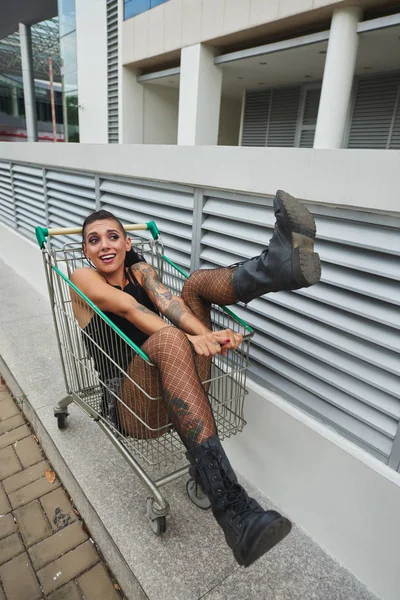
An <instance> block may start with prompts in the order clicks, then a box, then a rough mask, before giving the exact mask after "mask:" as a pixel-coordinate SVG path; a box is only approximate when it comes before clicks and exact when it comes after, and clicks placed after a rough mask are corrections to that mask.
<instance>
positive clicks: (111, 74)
mask: <svg viewBox="0 0 400 600" xmlns="http://www.w3.org/2000/svg"><path fill="white" fill-rule="evenodd" d="M107 70H108V142H109V143H110V144H118V0H107Z"/></svg>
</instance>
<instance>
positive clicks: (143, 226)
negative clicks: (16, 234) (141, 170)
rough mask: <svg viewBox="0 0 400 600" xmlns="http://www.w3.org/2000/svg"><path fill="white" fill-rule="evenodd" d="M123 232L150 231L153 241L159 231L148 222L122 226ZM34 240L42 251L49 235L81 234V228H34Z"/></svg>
mask: <svg viewBox="0 0 400 600" xmlns="http://www.w3.org/2000/svg"><path fill="white" fill-rule="evenodd" d="M124 229H125V231H150V233H151V235H152V236H153V239H154V240H157V239H158V237H159V235H160V231H159V229H158V227H157V225H156V223H155V221H148V222H147V223H133V224H131V225H124ZM35 233H36V239H37V242H38V244H39V248H41V249H43V247H44V244H45V242H46V238H47V236H49V235H72V234H74V233H82V227H53V228H51V229H47V228H46V227H39V226H37V227H35Z"/></svg>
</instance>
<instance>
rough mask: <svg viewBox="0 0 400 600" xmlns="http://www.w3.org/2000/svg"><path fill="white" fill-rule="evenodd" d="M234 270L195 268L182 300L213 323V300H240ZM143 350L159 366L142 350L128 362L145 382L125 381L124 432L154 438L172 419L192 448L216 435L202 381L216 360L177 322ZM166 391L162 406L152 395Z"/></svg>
mask: <svg viewBox="0 0 400 600" xmlns="http://www.w3.org/2000/svg"><path fill="white" fill-rule="evenodd" d="M233 273H234V270H233V269H230V268H222V269H208V270H204V271H195V272H194V273H193V274H192V275H191V276H190V278H189V279H188V280H187V281H186V283H185V286H184V288H183V291H182V298H183V300H184V301H185V303H186V304H187V305H188V306H189V308H190V309H191V310H192V312H193V313H194V314H195V315H196V317H197V318H198V319H199V320H200V321H201V322H202V323H203V324H204V325H206V326H207V327H208V328H211V319H210V309H211V303H216V304H233V303H234V302H236V299H235V296H234V294H233V289H232V278H233ZM142 349H143V351H144V352H146V354H147V355H148V357H149V358H150V360H151V361H152V362H153V363H154V364H155V365H156V366H157V369H154V367H150V366H149V365H148V364H147V363H146V362H145V361H144V360H143V359H142V358H141V357H140V356H139V355H137V356H136V357H135V358H134V360H133V361H132V362H131V364H130V365H129V367H128V375H129V377H130V378H131V379H132V380H134V381H135V382H136V383H137V384H138V385H139V386H140V387H137V386H136V385H134V384H133V383H132V381H131V380H130V379H129V378H126V379H125V380H124V382H123V383H122V386H121V389H120V392H119V395H120V398H121V400H122V403H118V404H119V407H118V413H119V414H118V416H119V421H120V426H121V429H122V431H124V433H125V434H128V435H133V436H135V437H137V438H139V439H143V438H155V437H159V436H160V435H162V434H163V433H165V431H166V426H167V424H168V423H169V422H171V423H172V424H173V425H174V427H175V429H176V430H177V432H178V435H179V436H180V438H181V440H182V442H183V443H184V445H185V446H186V448H187V449H190V448H192V447H193V446H196V445H198V444H201V443H202V442H204V441H206V440H207V439H208V438H209V437H211V436H212V435H215V434H216V433H217V429H216V425H215V421H214V415H213V412H212V409H211V406H210V402H209V400H208V395H207V392H208V386H209V384H208V385H207V383H206V384H205V386H204V387H203V385H202V383H201V382H202V381H206V380H207V379H209V378H210V372H211V359H210V358H205V357H200V356H195V354H194V350H193V348H192V346H191V344H190V342H189V340H188V338H187V337H186V335H185V334H184V333H183V332H182V331H180V330H179V329H178V328H176V327H165V328H163V329H160V330H159V331H157V332H156V333H154V334H153V335H151V336H150V337H149V338H148V340H146V342H145V343H144V344H143V346H142ZM140 388H142V389H140ZM142 390H144V391H142ZM161 395H162V398H163V401H164V404H163V405H162V404H161V403H160V402H159V401H157V400H150V399H149V397H150V398H156V397H158V396H161ZM132 411H133V412H134V413H135V414H132ZM135 415H136V416H135ZM137 417H139V419H138V418H137ZM141 421H144V423H145V424H146V425H144V424H143V423H142V422H141Z"/></svg>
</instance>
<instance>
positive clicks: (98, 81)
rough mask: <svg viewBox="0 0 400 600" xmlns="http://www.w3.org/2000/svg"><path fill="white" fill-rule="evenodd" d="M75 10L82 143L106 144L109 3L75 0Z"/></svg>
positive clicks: (93, 0)
mask: <svg viewBox="0 0 400 600" xmlns="http://www.w3.org/2000/svg"><path fill="white" fill-rule="evenodd" d="M75 11H76V56H77V74H78V99H79V140H80V142H81V143H88V144H107V142H108V94H107V12H106V11H107V3H106V2H99V1H98V0H75ZM94 48H95V49H96V50H95V51H94ZM94 53H95V56H96V59H95V60H94Z"/></svg>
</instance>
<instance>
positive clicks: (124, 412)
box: [36, 221, 253, 535]
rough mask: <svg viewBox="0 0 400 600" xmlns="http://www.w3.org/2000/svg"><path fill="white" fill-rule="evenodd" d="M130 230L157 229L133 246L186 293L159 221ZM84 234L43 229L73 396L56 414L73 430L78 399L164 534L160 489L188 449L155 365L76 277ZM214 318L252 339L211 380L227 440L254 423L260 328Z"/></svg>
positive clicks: (193, 493)
mask: <svg viewBox="0 0 400 600" xmlns="http://www.w3.org/2000/svg"><path fill="white" fill-rule="evenodd" d="M125 229H126V231H128V232H135V231H146V230H147V231H148V232H150V234H151V237H150V236H149V237H150V239H146V238H145V237H141V236H143V235H148V234H134V235H132V234H131V233H129V234H128V235H130V236H131V239H132V246H133V248H134V249H135V250H136V251H137V252H138V253H139V254H140V255H142V256H144V257H145V259H146V260H147V262H148V263H149V264H151V265H152V266H153V267H154V268H155V269H156V270H157V272H158V275H159V277H160V279H161V281H162V282H163V283H164V285H166V286H167V287H168V288H169V290H170V291H171V292H172V293H174V294H176V295H180V294H181V292H182V288H183V284H184V282H185V279H186V278H187V277H188V275H187V274H186V273H185V272H184V271H183V270H182V269H181V268H180V267H179V266H177V265H176V264H174V263H173V262H172V261H171V260H169V259H168V258H167V257H166V256H165V255H164V245H163V242H162V238H161V236H160V233H159V230H158V228H157V226H156V224H155V223H154V221H150V222H148V223H145V224H136V225H126V226H125ZM81 232H82V229H81V228H70V229H46V228H42V227H36V237H37V241H38V243H39V246H40V248H41V250H42V254H43V261H44V267H45V272H46V278H47V284H48V290H49V295H50V301H51V306H52V311H53V318H54V325H55V330H56V336H57V340H58V345H59V350H60V356H61V363H62V367H63V372H64V378H65V385H66V388H67V392H68V395H67V396H66V397H65V398H63V399H62V400H61V401H60V402H59V403H58V404H57V406H56V407H55V408H54V414H55V416H56V418H57V422H58V427H59V428H60V429H65V428H66V426H67V420H66V419H67V416H68V414H69V413H68V405H69V404H71V403H72V402H75V403H76V404H78V405H79V406H80V407H81V408H82V409H83V410H84V411H85V412H86V413H87V414H88V415H90V416H91V417H92V418H93V419H94V420H95V421H96V422H97V423H98V425H99V426H100V428H101V429H102V430H103V431H104V433H105V434H106V435H107V437H108V438H109V439H110V440H111V442H112V443H113V444H114V446H115V447H116V448H117V449H118V450H119V451H120V453H121V454H122V455H123V457H124V458H125V460H126V461H127V462H128V464H129V465H130V466H131V468H132V469H133V471H134V472H135V473H136V474H137V475H138V476H139V478H140V479H141V481H142V483H143V484H144V485H145V487H146V488H147V490H148V492H149V494H150V496H149V497H148V498H147V501H146V513H147V516H148V518H149V520H150V524H151V527H152V529H153V531H154V533H156V534H157V535H159V534H160V533H163V532H164V531H165V529H166V515H168V514H169V505H168V502H167V500H165V498H164V497H163V496H162V495H161V493H160V490H159V488H160V487H161V486H163V485H165V484H166V483H169V482H171V481H173V480H175V479H177V478H179V477H181V476H182V475H184V474H187V472H188V464H187V461H186V459H185V448H184V446H183V444H182V442H181V441H180V439H179V437H178V435H177V432H176V431H175V429H174V428H173V427H172V424H171V423H170V422H169V420H168V417H167V414H166V411H165V407H164V404H163V402H162V390H161V389H160V387H161V386H160V383H159V380H158V377H157V376H154V375H155V374H156V367H155V365H154V364H153V363H152V362H151V361H150V359H149V358H148V357H147V355H146V354H145V353H144V352H143V351H142V350H141V348H139V347H138V346H136V345H135V344H134V343H133V342H132V341H131V340H130V339H129V338H128V337H127V336H126V335H125V334H124V333H123V332H122V331H121V330H120V329H119V328H118V327H117V326H116V325H115V324H114V323H113V322H112V321H111V320H110V319H109V318H108V317H107V316H106V315H105V314H104V313H103V312H102V311H101V310H100V309H99V308H98V307H97V306H96V305H95V304H93V302H91V300H90V299H89V298H87V297H86V296H85V295H84V294H83V293H82V292H81V291H80V290H79V289H78V288H77V287H76V286H75V285H74V284H73V283H72V282H71V280H70V276H71V273H72V272H73V271H74V270H75V269H76V268H78V267H80V266H83V265H85V264H86V266H88V263H87V261H86V259H85V256H84V254H83V251H82V244H81V242H80V241H78V239H79V238H77V235H78V234H81ZM134 236H135V237H134ZM72 298H74V300H75V302H74V306H75V310H76V306H77V305H79V307H80V309H79V310H81V311H82V314H83V318H84V317H85V314H86V315H89V316H90V317H92V318H89V320H88V323H87V324H83V322H82V315H81V319H80V321H81V325H79V323H78V318H76V314H75V313H74V310H73V302H72ZM77 301H78V302H77ZM211 317H212V322H213V328H214V329H215V330H218V329H220V330H222V329H227V328H230V329H231V330H233V331H236V332H239V333H242V334H243V336H244V340H243V343H242V344H241V346H240V348H238V349H237V350H234V351H230V352H229V353H228V355H227V356H221V355H217V356H216V357H214V358H213V359H212V361H211V359H209V365H208V366H207V368H206V372H207V377H206V379H205V380H204V381H203V386H204V388H205V389H206V391H207V392H208V395H209V399H210V402H211V406H212V409H213V411H214V416H215V421H216V425H217V428H218V433H219V436H220V437H221V438H222V439H223V438H225V437H230V436H232V435H234V434H236V433H238V432H239V431H241V430H242V429H243V427H244V425H245V424H246V422H245V420H244V417H243V406H244V398H245V396H246V394H247V390H246V375H247V369H248V366H249V344H250V339H251V337H252V335H253V330H252V329H251V328H250V327H249V326H248V325H247V324H246V323H245V322H244V321H242V320H241V319H239V318H238V317H237V316H236V315H235V314H234V313H233V312H232V311H231V310H229V309H228V308H226V307H220V306H215V305H213V306H212V310H211ZM93 322H95V325H93ZM92 325H93V326H92ZM137 355H139V356H140V357H141V359H142V361H139V362H140V363H141V365H142V366H141V370H142V371H141V377H140V381H138V380H136V379H135V373H133V372H132V369H131V368H130V365H131V364H132V361H133V359H134V358H135V357H137ZM146 378H148V381H147V380H146ZM186 490H187V493H188V495H189V498H190V499H191V500H192V501H193V502H194V503H195V504H196V505H197V506H199V507H200V508H204V509H205V508H209V506H210V504H209V500H208V498H207V496H206V495H205V494H204V493H203V491H202V490H201V488H200V486H199V485H197V484H196V482H195V481H194V480H193V479H189V480H188V482H187V484H186Z"/></svg>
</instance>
